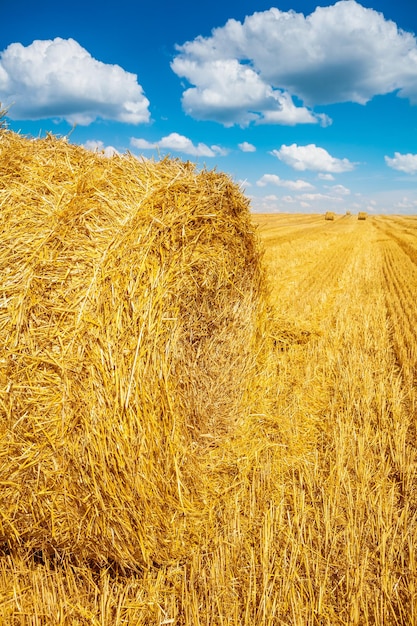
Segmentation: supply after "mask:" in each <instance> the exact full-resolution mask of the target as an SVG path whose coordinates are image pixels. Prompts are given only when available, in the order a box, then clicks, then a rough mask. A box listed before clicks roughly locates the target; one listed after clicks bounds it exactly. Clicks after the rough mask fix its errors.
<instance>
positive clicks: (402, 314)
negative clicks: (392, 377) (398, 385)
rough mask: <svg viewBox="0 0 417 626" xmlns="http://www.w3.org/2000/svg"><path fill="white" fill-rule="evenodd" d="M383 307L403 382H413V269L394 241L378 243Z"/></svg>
mask: <svg viewBox="0 0 417 626" xmlns="http://www.w3.org/2000/svg"><path fill="white" fill-rule="evenodd" d="M382 243H383V246H382V250H383V267H382V272H383V277H384V282H385V290H386V307H387V311H388V315H389V319H390V326H391V335H392V341H393V346H394V350H395V354H396V360H397V364H398V366H399V367H400V369H401V372H402V374H403V376H404V378H405V379H406V380H407V382H409V383H411V384H412V385H415V384H416V382H417V350H416V346H417V326H416V319H417V307H416V304H415V294H416V293H417V267H416V265H415V263H414V261H413V259H412V258H411V257H410V255H409V254H408V253H407V251H405V250H404V248H403V246H401V245H398V241H397V237H391V239H390V240H388V241H385V242H382Z"/></svg>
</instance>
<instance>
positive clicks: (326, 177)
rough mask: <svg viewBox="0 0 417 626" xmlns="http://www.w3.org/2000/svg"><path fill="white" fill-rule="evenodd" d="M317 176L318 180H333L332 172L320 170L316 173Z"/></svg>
mask: <svg viewBox="0 0 417 626" xmlns="http://www.w3.org/2000/svg"><path fill="white" fill-rule="evenodd" d="M317 178H320V180H334V176H332V174H323V173H322V172H320V174H317Z"/></svg>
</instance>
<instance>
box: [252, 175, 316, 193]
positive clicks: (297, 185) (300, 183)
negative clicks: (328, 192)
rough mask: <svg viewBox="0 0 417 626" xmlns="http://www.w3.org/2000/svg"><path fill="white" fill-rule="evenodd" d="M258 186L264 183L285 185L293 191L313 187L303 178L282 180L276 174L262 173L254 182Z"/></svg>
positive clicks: (263, 185)
mask: <svg viewBox="0 0 417 626" xmlns="http://www.w3.org/2000/svg"><path fill="white" fill-rule="evenodd" d="M256 184H257V185H258V187H265V186H266V185H276V186H277V187H285V188H286V189H292V190H293V191H301V190H303V189H314V186H313V185H311V184H310V183H308V182H307V181H305V180H282V178H280V177H279V176H277V175H276V174H264V175H263V176H262V177H261V178H260V179H259V180H258V181H257V183H256Z"/></svg>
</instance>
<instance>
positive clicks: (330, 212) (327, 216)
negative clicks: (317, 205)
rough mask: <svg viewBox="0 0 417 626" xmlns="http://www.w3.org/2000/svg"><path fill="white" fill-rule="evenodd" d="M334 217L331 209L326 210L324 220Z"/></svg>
mask: <svg viewBox="0 0 417 626" xmlns="http://www.w3.org/2000/svg"><path fill="white" fill-rule="evenodd" d="M334 218H335V213H334V212H333V211H327V212H326V214H325V216H324V219H325V220H334Z"/></svg>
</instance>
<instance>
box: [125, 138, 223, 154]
mask: <svg viewBox="0 0 417 626" xmlns="http://www.w3.org/2000/svg"><path fill="white" fill-rule="evenodd" d="M130 143H131V145H132V146H134V147H135V148H138V149H139V150H156V149H160V148H163V149H164V148H165V149H167V150H172V151H173V152H181V153H183V154H190V155H191V156H203V157H214V156H216V155H219V156H224V155H225V154H227V150H225V149H224V148H221V147H220V146H211V147H209V146H207V145H206V144H205V143H199V144H197V145H195V144H193V142H192V141H191V139H189V138H188V137H185V136H184V135H180V134H179V133H171V134H170V135H167V136H166V137H162V139H160V140H159V141H156V142H155V143H151V142H149V141H147V140H146V139H139V138H136V137H132V138H131V140H130Z"/></svg>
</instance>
